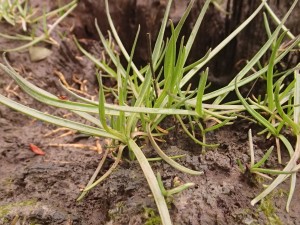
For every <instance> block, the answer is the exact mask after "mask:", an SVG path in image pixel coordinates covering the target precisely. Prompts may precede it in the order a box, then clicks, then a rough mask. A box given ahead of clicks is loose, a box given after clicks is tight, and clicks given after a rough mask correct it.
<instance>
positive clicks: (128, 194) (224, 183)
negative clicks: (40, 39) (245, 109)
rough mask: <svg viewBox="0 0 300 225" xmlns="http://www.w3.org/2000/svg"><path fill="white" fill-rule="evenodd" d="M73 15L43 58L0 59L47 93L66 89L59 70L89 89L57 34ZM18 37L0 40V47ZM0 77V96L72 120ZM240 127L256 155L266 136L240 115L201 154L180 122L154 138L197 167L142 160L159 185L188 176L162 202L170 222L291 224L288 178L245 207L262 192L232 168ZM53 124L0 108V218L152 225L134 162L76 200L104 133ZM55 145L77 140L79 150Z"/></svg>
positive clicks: (80, 64)
mask: <svg viewBox="0 0 300 225" xmlns="http://www.w3.org/2000/svg"><path fill="white" fill-rule="evenodd" d="M75 18H76V20H77V19H78V15H77V14H73V15H72V16H70V17H68V18H67V19H66V20H65V21H64V22H63V23H62V24H61V25H60V26H59V28H58V30H57V32H56V33H55V34H54V38H57V40H60V42H59V44H60V47H57V46H51V50H52V51H53V52H52V54H51V56H49V57H48V58H46V59H45V60H43V61H40V62H31V61H30V59H29V55H28V52H27V51H25V52H22V53H10V54H9V55H8V59H9V62H10V63H11V64H12V65H13V66H14V67H15V68H16V69H17V70H19V71H20V73H21V75H22V76H23V77H26V78H27V79H29V80H30V81H32V82H33V83H35V84H36V85H38V86H39V87H42V88H45V89H46V90H47V91H49V92H51V93H54V94H56V95H58V96H63V95H65V93H64V92H63V91H62V89H61V87H60V86H59V83H58V77H57V75H55V74H57V72H61V73H62V74H64V76H65V78H66V80H67V82H68V83H69V84H71V85H72V86H73V87H74V88H76V89H80V84H79V83H80V82H78V79H79V80H80V81H85V82H86V83H85V85H86V87H87V93H88V94H89V95H91V96H94V95H96V93H97V91H96V89H97V84H96V79H95V75H94V73H95V70H94V66H93V64H92V63H91V62H89V61H88V60H87V59H86V58H85V57H83V56H82V54H81V53H80V52H79V50H77V48H76V47H75V44H74V43H73V41H72V37H71V34H72V33H68V34H67V35H66V36H65V37H64V38H63V39H62V40H61V39H59V38H58V37H59V35H58V33H59V32H63V31H66V30H69V27H71V25H72V23H73V22H74V21H76V20H75ZM9 29H11V28H9V26H8V25H6V24H3V23H0V30H1V31H2V30H5V31H10V30H9ZM81 43H82V44H84V46H85V48H87V50H89V51H90V52H92V53H93V54H95V55H98V56H100V55H101V52H102V49H101V47H100V45H99V43H98V42H97V41H95V40H93V39H92V38H90V39H88V38H86V37H85V39H82V40H81ZM19 44H20V43H16V42H9V41H7V40H5V39H3V38H0V48H1V49H4V48H10V47H15V46H18V45H19ZM48 47H49V46H48ZM55 71H56V73H55ZM74 76H75V78H77V79H74ZM0 78H1V79H0V93H1V94H3V95H5V96H9V97H10V98H12V99H14V100H16V101H20V102H22V103H24V104H26V105H29V106H30V107H34V108H36V109H39V110H41V111H43V112H49V113H52V114H55V115H59V116H65V117H67V118H72V119H75V120H78V118H77V117H76V116H75V115H72V114H69V113H68V112H67V111H64V110H61V109H55V108H51V107H47V106H45V105H43V104H41V103H39V102H37V101H35V100H32V99H31V98H29V97H28V96H27V95H26V94H24V93H23V92H22V91H21V90H20V89H19V88H17V87H16V85H15V83H13V82H12V81H11V79H10V78H9V77H8V76H7V75H5V74H4V73H3V72H2V71H0ZM170 121H171V118H170V119H169V122H168V121H166V123H165V124H164V126H166V127H168V123H170ZM249 128H252V129H253V134H254V144H255V153H256V156H257V157H261V156H262V155H263V153H264V152H265V151H266V149H268V148H269V147H270V146H271V145H273V144H274V140H272V139H271V140H265V139H264V137H263V136H258V135H256V134H257V132H258V131H260V130H261V128H259V127H257V125H255V124H252V123H250V122H249V121H243V120H239V121H237V122H236V123H235V124H233V125H231V126H227V127H224V128H222V129H219V130H217V131H216V132H211V133H209V134H207V135H208V137H207V138H208V142H209V143H219V144H220V145H219V147H217V148H216V149H207V151H206V152H205V153H204V152H202V149H201V147H200V146H198V145H196V144H194V143H193V142H192V141H191V140H190V139H189V138H188V137H187V136H186V135H185V133H184V132H183V131H181V130H180V129H179V130H173V131H171V132H170V134H169V135H168V136H166V137H165V140H166V143H164V144H162V148H163V149H164V150H165V152H166V153H167V154H168V155H178V154H185V155H186V157H184V158H182V159H180V160H178V161H179V162H180V163H182V164H183V165H184V166H187V167H189V168H192V169H195V170H201V171H203V172H204V174H203V175H201V176H191V175H187V174H184V173H181V172H179V171H176V170H174V169H173V168H171V167H170V166H168V165H167V164H166V163H164V162H155V163H151V165H152V166H153V169H154V170H155V172H160V174H161V175H162V179H163V182H164V184H165V187H166V188H167V189H170V188H172V187H173V185H174V183H175V182H177V180H179V181H180V182H193V183H195V186H194V187H193V188H190V189H188V190H185V191H183V192H182V193H180V194H178V195H175V196H174V198H173V199H169V205H170V213H171V217H172V220H173V223H174V224H178V225H179V224H187V225H188V224H191V225H200V224H201V225H206V224H207V225H210V224H218V225H223V224H246V225H250V224H252V225H254V224H271V225H273V224H288V225H296V224H299V211H300V195H299V193H298V192H297V190H299V188H300V187H299V184H298V185H297V187H296V193H295V195H294V199H293V200H292V203H291V207H290V212H289V213H287V212H286V211H285V203H286V199H287V190H288V186H289V184H288V183H286V184H284V185H282V186H280V187H279V188H278V189H277V191H276V192H274V193H273V194H272V195H271V196H269V197H268V198H266V200H265V201H263V202H261V203H260V204H258V205H256V206H254V207H252V206H251V205H250V201H251V200H252V199H253V198H254V197H255V196H256V195H257V194H259V193H260V192H261V191H262V190H263V189H262V184H263V183H265V182H266V181H264V182H263V181H261V180H260V181H258V180H257V179H255V177H253V176H251V175H249V174H247V173H242V171H241V169H240V168H239V166H238V165H237V160H240V161H241V162H242V164H243V165H244V166H245V167H246V165H247V164H248V163H249V161H250V157H249V152H248V142H247V140H248V137H247V132H248V129H249ZM55 129H57V127H55V126H52V125H49V124H45V123H43V122H40V121H36V120H33V119H31V118H29V117H27V116H24V115H22V114H20V113H17V112H14V111H13V110H11V109H8V108H6V107H5V106H3V105H0V224H5V225H6V224H22V221H24V224H42V225H47V224H51V225H52V224H53V225H56V224H57V225H59V224H64V225H67V224H68V225H70V224H73V225H79V224H80V225H98V224H116V225H118V224H132V225H133V224H136V225H139V224H153V225H154V224H159V220H158V213H157V211H156V206H155V203H154V200H153V198H152V197H151V192H150V189H149V188H148V185H147V182H146V180H145V178H144V177H143V174H142V172H141V169H140V167H139V165H138V163H137V162H136V161H129V160H126V159H124V160H123V161H122V162H121V164H120V165H119V167H118V168H117V169H116V170H115V171H114V172H113V174H112V175H111V176H110V177H109V178H108V179H106V180H105V181H104V182H102V183H101V184H100V185H98V186H97V187H96V188H94V189H93V190H92V191H90V193H89V194H88V195H87V197H86V198H85V199H83V200H82V201H81V202H76V198H77V197H78V196H79V195H80V193H81V190H82V189H83V188H84V187H85V185H86V184H87V182H88V181H89V179H90V177H91V176H92V174H93V173H94V171H95V169H96V168H97V165H98V163H99V160H100V159H101V158H102V155H103V154H102V153H100V154H99V153H98V152H97V151H95V150H94V149H95V147H96V142H97V141H99V142H100V143H102V144H103V143H105V141H106V140H102V139H97V138H95V137H87V136H85V135H82V134H78V133H69V134H68V135H66V136H61V135H62V134H65V133H66V132H68V131H64V130H61V131H59V132H58V133H52V134H50V135H49V132H52V131H54V130H55ZM30 144H35V145H37V146H39V147H40V148H41V149H43V150H44V151H45V155H44V156H41V155H36V154H34V153H33V152H32V151H30V148H29V145H30ZM59 144H80V145H81V146H83V148H75V147H74V146H73V147H70V146H69V147H68V146H64V147H62V146H58V145H59ZM103 148H104V145H103ZM145 152H146V154H147V156H149V157H156V155H155V153H154V151H152V149H151V148H150V149H149V148H146V149H145ZM113 160H114V158H113V156H110V158H109V159H108V160H107V161H106V163H105V165H104V170H103V171H106V170H107V169H108V168H109V167H110V166H111V164H112V163H113ZM271 165H272V166H274V165H276V160H275V159H272V160H271V161H268V162H267V165H266V166H271ZM278 167H279V166H278ZM103 171H102V173H103ZM266 183H267V182H266ZM18 218H19V219H18ZM17 220H18V222H16V221H17Z"/></svg>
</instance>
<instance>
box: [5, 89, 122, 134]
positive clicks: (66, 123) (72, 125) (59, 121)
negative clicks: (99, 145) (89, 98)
mask: <svg viewBox="0 0 300 225" xmlns="http://www.w3.org/2000/svg"><path fill="white" fill-rule="evenodd" d="M0 103H2V104H4V105H6V106H8V107H10V108H12V109H14V110H17V111H19V112H21V113H23V114H26V115H28V116H31V117H33V118H36V119H39V120H42V121H45V122H48V123H52V124H55V125H57V126H61V127H67V128H69V129H72V130H77V131H79V132H82V133H85V134H89V135H91V136H98V137H106V138H112V139H116V140H119V138H118V137H116V136H114V135H112V134H109V133H107V132H105V131H104V130H102V129H99V128H95V127H91V126H87V125H84V124H82V123H77V122H74V121H70V120H66V119H63V118H60V117H56V116H52V115H49V114H46V113H42V112H40V111H37V110H35V109H32V108H29V107H27V106H24V105H21V104H19V103H17V102H14V101H12V100H10V99H9V98H6V97H4V96H3V95H0Z"/></svg>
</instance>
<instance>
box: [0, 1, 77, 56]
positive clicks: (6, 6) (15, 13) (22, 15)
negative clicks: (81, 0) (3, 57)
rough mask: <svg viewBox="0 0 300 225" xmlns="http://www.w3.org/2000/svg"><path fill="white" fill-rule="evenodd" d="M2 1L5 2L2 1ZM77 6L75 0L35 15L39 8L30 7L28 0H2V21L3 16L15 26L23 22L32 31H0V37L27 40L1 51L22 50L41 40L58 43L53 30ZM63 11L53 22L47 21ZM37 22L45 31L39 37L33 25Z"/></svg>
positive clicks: (0, 13) (24, 28)
mask: <svg viewBox="0 0 300 225" xmlns="http://www.w3.org/2000/svg"><path fill="white" fill-rule="evenodd" d="M1 1H2V2H3V3H1ZM23 5H24V6H23ZM76 6H77V0H73V1H72V2H70V3H68V4H66V5H64V6H61V7H60V8H58V9H55V10H53V11H51V12H43V15H42V16H36V17H35V15H36V14H37V11H38V9H32V8H30V6H29V3H28V1H27V0H25V1H19V0H15V1H13V2H11V1H10V0H0V22H1V18H2V17H3V18H4V19H5V21H6V22H8V23H10V24H11V25H13V26H15V25H16V24H17V23H21V24H22V27H23V30H24V32H26V33H28V32H30V33H29V34H28V35H22V34H14V35H9V34H5V33H2V32H0V37H3V38H6V39H10V40H17V41H25V42H27V43H26V44H24V45H21V46H19V47H16V48H12V49H1V51H3V52H10V51H21V50H24V49H28V48H30V47H33V46H34V45H36V44H37V43H39V42H47V43H50V44H56V45H57V41H55V40H54V39H53V38H52V37H51V36H50V35H51V33H52V32H53V30H54V29H55V28H56V27H57V25H58V24H59V23H60V22H61V21H62V20H63V19H64V18H65V17H66V16H68V15H69V14H70V13H71V12H72V11H73V10H74V9H75V8H76ZM64 11H65V12H64ZM61 12H64V13H63V14H62V15H60V16H59V17H58V18H57V20H56V21H55V22H54V23H53V24H51V25H50V24H48V23H47V18H50V17H52V16H53V15H56V14H58V13H61ZM28 13H29V14H28ZM35 23H37V24H38V25H40V26H41V27H43V33H42V34H41V35H39V36H38V37H36V34H35V29H34V27H33V26H35V27H36V26H37V25H36V24H35ZM28 26H30V28H31V31H29V29H28Z"/></svg>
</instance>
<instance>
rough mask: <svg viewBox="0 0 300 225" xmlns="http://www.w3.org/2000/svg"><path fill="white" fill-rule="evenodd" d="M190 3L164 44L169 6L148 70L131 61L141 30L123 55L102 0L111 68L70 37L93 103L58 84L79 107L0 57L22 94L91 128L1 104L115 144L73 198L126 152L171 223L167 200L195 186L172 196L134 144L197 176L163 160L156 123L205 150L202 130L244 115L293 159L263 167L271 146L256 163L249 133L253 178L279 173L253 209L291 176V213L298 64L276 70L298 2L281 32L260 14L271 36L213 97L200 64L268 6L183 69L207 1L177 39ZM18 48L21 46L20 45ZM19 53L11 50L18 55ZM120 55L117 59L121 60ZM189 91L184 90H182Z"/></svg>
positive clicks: (299, 146) (298, 150)
mask: <svg viewBox="0 0 300 225" xmlns="http://www.w3.org/2000/svg"><path fill="white" fill-rule="evenodd" d="M194 2H195V0H192V1H191V2H190V4H189V5H188V7H187V9H186V11H185V13H184V15H183V16H182V18H181V20H180V21H179V23H178V24H177V25H176V26H174V25H173V24H172V22H171V24H170V27H171V36H170V37H169V38H167V39H166V40H164V35H165V30H166V27H167V22H168V16H169V12H170V8H171V4H172V1H171V0H170V1H169V2H168V5H167V8H166V12H165V15H164V19H163V21H162V25H161V28H160V32H159V34H158V37H157V39H156V42H155V45H154V48H153V49H152V47H151V45H150V44H149V58H150V62H149V64H148V65H146V66H145V67H143V68H141V69H138V68H137V66H136V65H135V63H134V62H133V56H134V52H135V47H136V43H137V40H138V36H139V29H138V31H137V34H136V38H135V40H134V44H133V47H132V50H131V52H127V51H126V49H125V48H124V45H123V43H122V41H121V40H120V38H119V36H118V33H117V31H116V28H115V26H114V24H113V21H112V19H111V17H110V14H109V5H108V0H106V1H105V6H106V11H107V17H108V21H109V24H110V29H111V33H110V35H109V39H106V38H105V36H104V34H103V33H102V32H101V30H100V28H99V27H98V25H97V22H95V26H96V28H97V31H98V34H99V38H100V40H101V42H102V44H103V46H104V48H105V51H106V54H107V55H108V56H109V58H110V63H107V61H104V60H102V61H101V60H98V59H97V58H95V57H94V56H93V55H91V54H90V53H88V52H87V51H86V50H85V49H84V48H83V47H82V46H81V45H80V44H79V42H78V41H77V40H76V38H75V39H74V41H75V42H76V44H77V46H78V48H79V49H80V50H81V51H82V53H83V54H84V55H86V56H87V57H88V58H89V59H90V60H91V61H93V62H94V63H95V66H96V68H97V74H96V76H97V78H98V83H99V96H98V101H91V100H89V99H87V98H84V97H81V96H79V95H77V94H76V93H74V92H72V91H71V90H69V89H68V88H67V87H65V86H63V85H62V87H63V88H64V89H65V91H66V92H67V93H68V94H70V95H71V96H73V97H75V98H76V99H77V100H78V101H69V100H62V99H59V98H58V97H56V96H55V95H53V94H51V93H49V92H47V91H45V90H42V89H40V88H38V87H37V86H35V85H33V84H32V83H30V82H29V81H27V80H26V79H24V78H23V77H22V76H21V75H19V74H18V73H17V72H16V71H15V70H14V69H13V68H12V67H11V66H10V65H9V63H8V62H7V60H6V59H5V57H4V61H5V65H4V64H0V68H1V69H2V70H3V71H5V72H6V74H8V75H9V76H10V77H11V78H12V79H14V80H15V81H16V82H17V83H18V85H19V86H20V87H21V88H22V89H23V90H24V91H25V92H26V93H28V94H29V95H30V96H32V97H33V98H35V99H37V100H39V101H41V102H43V103H45V104H47V105H51V106H55V107H59V108H64V109H68V110H70V111H71V112H73V113H75V114H77V115H79V116H81V117H82V118H84V119H86V120H87V121H89V122H90V123H91V124H93V126H92V125H91V126H88V125H85V124H81V123H78V122H75V121H71V120H67V119H64V118H60V117H57V116H53V115H49V114H46V113H43V112H40V111H37V110H34V109H32V108H29V107H27V106H24V105H22V104H19V103H17V102H14V101H12V100H11V99H8V98H6V97H5V96H3V95H0V103H2V104H4V105H6V106H8V107H11V108H13V109H15V110H17V111H20V112H22V113H24V114H27V115H29V116H32V117H34V118H37V119H39V120H43V121H45V122H49V123H52V124H55V125H58V126H63V127H67V128H70V129H73V130H77V131H80V132H82V133H85V134H88V135H92V136H99V137H105V138H109V139H112V140H113V144H112V145H113V146H117V147H116V148H114V152H115V154H116V155H117V157H116V160H115V162H114V164H113V165H112V166H111V168H110V169H109V170H108V171H106V172H105V173H104V174H103V175H102V177H101V178H99V179H98V180H96V177H97V174H98V173H99V171H100V170H101V167H102V165H103V163H104V160H105V159H106V155H105V156H104V157H103V159H102V160H101V162H100V163H99V166H98V168H97V170H96V171H95V174H94V175H93V176H92V178H91V180H90V182H89V183H88V185H87V187H86V188H85V189H84V190H83V193H82V195H81V196H80V197H79V199H78V200H80V199H82V198H83V197H84V196H85V195H86V194H87V193H88V191H89V190H91V189H92V188H94V187H95V186H96V185H98V184H99V183H100V182H102V181H103V180H104V179H105V178H107V177H108V176H109V175H110V174H111V173H112V172H113V170H114V169H115V168H116V167H117V166H118V164H119V162H120V160H121V158H122V153H123V151H124V149H125V148H127V149H129V151H130V155H131V158H132V159H136V160H137V161H138V163H139V165H140V167H141V169H142V171H143V173H144V175H145V177H146V179H147V182H148V184H149V187H150V189H151V191H152V195H153V197H154V199H155V202H156V205H157V208H158V212H159V214H160V220H161V222H162V224H164V225H167V224H171V218H170V215H169V211H168V206H167V202H166V197H168V196H171V195H173V194H175V193H178V192H181V191H183V190H184V189H186V188H188V187H190V186H192V185H193V184H191V183H187V184H183V185H181V186H179V187H176V188H174V189H171V190H165V188H164V186H163V184H162V180H161V177H160V175H158V176H157V177H156V176H155V172H154V171H153V170H152V168H151V164H150V162H149V161H148V159H147V158H146V156H145V155H144V153H143V146H139V145H138V143H140V142H138V140H140V139H145V138H147V139H148V140H149V141H150V143H151V145H152V147H153V149H154V150H155V152H156V153H157V155H158V156H159V157H160V158H161V159H163V160H164V161H165V162H166V163H168V164H170V165H171V166H172V167H174V168H175V169H177V170H179V171H182V172H185V173H189V174H192V175H201V174H202V172H201V171H194V170H191V169H189V168H186V167H184V166H182V165H181V164H179V163H178V162H176V161H175V160H174V159H173V158H172V157H170V156H168V155H166V154H165V152H164V151H163V150H162V149H161V148H160V147H159V145H158V144H157V142H156V139H155V138H154V137H157V136H158V137H160V136H163V135H166V133H165V132H162V130H161V129H159V127H158V125H159V124H161V123H162V122H163V120H164V119H165V118H167V117H170V116H172V117H174V118H175V119H176V120H177V121H178V124H180V125H181V126H182V129H183V130H184V131H185V132H186V133H187V135H188V136H189V137H190V138H191V139H192V140H194V142H195V143H198V144H200V145H201V146H203V149H204V148H205V147H215V146H217V145H216V144H215V143H213V144H210V143H207V142H206V138H205V134H206V133H207V132H209V131H212V130H216V129H218V128H220V127H222V126H225V125H229V124H231V123H232V122H234V121H235V120H236V119H237V118H238V117H239V116H240V112H242V111H247V112H248V114H249V115H250V116H249V117H248V118H249V120H252V121H253V120H255V121H256V122H257V123H258V124H260V125H261V126H263V127H264V128H263V129H264V130H263V131H262V132H261V134H262V135H266V136H267V137H270V136H274V137H275V138H276V139H277V140H278V142H280V143H283V144H284V146H285V147H286V148H287V150H288V152H289V154H290V161H289V162H288V163H287V165H286V166H285V168H284V169H283V170H282V171H280V170H275V169H274V170H273V169H272V170H271V169H264V168H262V166H263V164H264V162H265V161H266V160H268V158H269V157H270V155H271V153H272V150H273V148H274V147H271V148H270V149H269V150H268V151H267V152H266V154H265V156H264V157H263V158H262V159H261V160H259V162H257V163H255V162H254V149H253V144H252V134H251V131H250V132H249V143H250V152H251V153H250V155H251V164H250V172H252V173H257V174H261V175H263V176H266V174H272V175H274V174H275V175H278V176H277V178H276V179H275V180H274V181H273V182H272V183H271V184H270V185H269V186H268V187H267V188H266V189H265V190H264V191H263V192H262V193H261V194H260V195H258V196H257V197H256V198H255V199H254V200H253V201H252V202H251V204H253V205H254V204H256V203H257V202H259V201H261V200H262V199H263V198H264V197H265V196H266V195H268V194H269V193H270V192H271V191H273V190H274V189H275V188H276V187H277V186H278V185H279V184H280V183H281V182H283V181H284V180H286V179H287V178H289V177H291V189H290V192H289V197H288V201H287V210H288V209H289V204H290V201H291V199H292V195H293V193H294V189H295V184H296V172H297V171H298V170H299V168H300V165H299V164H297V160H298V159H299V156H300V155H299V154H300V122H299V119H300V108H299V106H300V94H299V93H300V77H299V65H297V66H295V67H293V68H288V69H287V70H286V71H276V67H275V66H276V64H278V63H279V62H280V61H281V60H282V59H283V58H284V57H285V56H286V55H287V54H288V53H289V52H291V51H292V50H293V49H294V48H296V47H297V46H298V45H299V43H300V37H299V36H298V37H293V36H291V35H289V37H290V38H291V37H292V38H293V39H292V40H291V41H290V42H289V45H287V46H285V47H284V48H282V46H283V45H282V42H283V40H284V38H285V37H286V34H287V32H286V31H285V30H286V28H285V27H284V26H283V24H284V22H285V21H286V19H287V18H288V16H289V15H290V14H291V12H292V10H293V8H294V7H295V5H296V4H297V0H296V1H294V3H293V5H292V6H291V8H290V10H289V11H288V12H287V13H286V15H285V16H284V18H283V19H282V20H280V21H278V26H277V28H276V29H275V30H274V31H273V32H272V31H271V29H270V27H269V26H268V21H267V17H266V16H265V25H266V30H267V33H268V35H269V37H268V40H267V41H266V43H265V44H264V45H263V46H262V47H261V49H260V50H259V51H258V52H257V53H256V55H255V56H253V58H252V59H251V60H249V62H248V63H247V65H246V66H245V67H244V68H243V69H242V70H241V71H240V72H239V73H238V74H237V75H236V76H235V78H234V79H233V80H232V81H231V82H230V83H229V84H228V85H227V86H225V87H223V88H220V89H218V90H215V91H212V92H207V89H206V87H207V86H208V84H207V77H208V74H209V70H208V68H205V65H206V64H207V63H208V62H209V61H210V60H211V59H212V58H213V57H214V56H215V55H216V54H217V53H219V52H220V50H221V49H223V48H224V47H225V46H226V45H227V44H228V43H229V42H230V41H231V40H232V39H233V38H234V37H236V35H238V34H239V33H240V32H241V31H242V30H243V28H245V27H246V26H247V25H248V24H249V23H250V22H251V21H252V20H253V18H254V17H255V16H257V14H258V13H259V12H260V11H261V10H262V9H263V8H265V7H268V5H267V3H266V1H262V3H261V4H260V5H259V6H258V8H257V9H256V10H255V11H254V12H253V13H252V14H251V15H250V16H249V18H248V19H247V20H246V21H244V22H243V23H242V24H241V25H240V26H239V27H238V28H237V29H236V30H234V31H233V32H232V33H231V34H230V35H229V36H228V37H227V38H226V39H224V40H223V41H222V42H221V43H220V44H219V45H218V46H217V47H215V48H214V49H211V50H210V51H208V52H207V53H206V54H205V56H204V57H203V58H202V59H199V60H198V61H196V62H194V63H192V64H190V65H187V59H188V56H189V53H190V50H191V48H192V47H193V44H194V40H195V36H196V34H197V32H198V30H199V27H200V25H201V22H202V19H203V17H204V16H205V13H206V11H207V9H208V7H209V4H210V2H211V1H209V0H207V1H206V2H205V4H204V6H203V8H202V10H201V12H200V14H199V16H198V19H197V21H196V23H195V24H194V28H193V30H192V32H191V34H190V36H189V37H187V38H185V37H181V36H180V32H181V29H182V26H183V24H184V23H185V20H186V18H187V16H188V15H189V13H190V10H191V8H192V6H193V4H194ZM75 6H76V3H73V5H72V6H70V8H69V9H68V11H67V12H66V13H65V14H63V16H61V17H60V18H59V19H58V21H60V20H61V19H63V18H64V16H66V15H67V14H68V12H70V10H72V9H73V8H74V7H75ZM16 12H17V13H18V11H13V13H16ZM44 17H45V16H44ZM26 18H27V17H26ZM5 19H6V17H5ZM6 20H7V19H6ZM276 21H277V20H275V22H276ZM53 27H54V25H53ZM52 30H53V29H52V28H51V30H49V31H47V32H46V33H45V34H47V35H48V34H50V33H51V31H52ZM45 34H43V38H37V39H34V40H33V41H32V42H30V43H28V44H27V45H25V46H26V47H28V46H32V45H34V44H35V43H37V42H36V41H37V40H38V41H41V40H44V37H46V36H45ZM47 37H48V36H47ZM113 39H114V41H115V42H116V44H117V45H118V48H119V49H120V53H116V52H115V51H114V49H113V47H112V46H113V45H112V40H113ZM21 48H24V46H23V47H21ZM21 48H18V49H14V50H20V49H21ZM269 51H271V56H270V57H269V61H268V62H266V63H265V64H264V65H262V63H261V62H260V61H261V58H262V57H263V56H264V55H265V54H267V53H268V52H269ZM119 54H121V56H120V55H119ZM120 57H123V58H124V59H125V60H126V62H127V65H124V64H121V62H120ZM199 74H200V81H199V85H198V88H196V89H194V90H192V89H191V86H190V85H189V83H190V82H191V79H192V78H193V77H194V76H197V75H199ZM103 77H110V78H111V79H114V80H115V81H116V83H117V84H116V87H114V88H107V87H105V86H104V85H103V82H102V78H103ZM259 78H262V80H265V82H266V84H267V91H266V95H265V96H256V97H255V96H254V97H251V98H250V97H246V98H245V97H244V96H242V95H241V93H240V91H239V88H240V87H242V86H244V85H247V84H249V83H250V82H251V81H254V80H255V79H259ZM285 79H292V80H293V81H292V82H290V83H289V84H288V85H286V82H285ZM186 86H187V88H184V87H186ZM107 90H109V91H110V93H111V94H113V95H114V96H115V97H116V100H117V103H116V104H110V103H106V99H105V94H106V92H107ZM230 92H235V93H236V94H237V96H238V100H237V101H234V102H229V103H228V102H225V101H224V99H225V98H226V96H227V95H228V94H229V93H230ZM185 119H187V121H189V122H188V125H187V124H185V123H184V122H183V121H185ZM207 121H214V122H215V124H214V125H212V126H208V127H206V126H205V124H206V122H207ZM196 129H200V130H201V132H202V137H203V138H202V140H198V138H197V137H196V135H195V132H194V131H195V130H196ZM283 129H286V130H290V131H291V132H292V135H293V136H295V137H296V138H297V142H296V145H295V146H294V147H292V144H291V143H290V142H289V140H288V139H287V138H286V137H285V136H284V135H283V134H282V130H283ZM278 146H279V145H277V149H278V160H279V162H281V158H280V149H279V148H278ZM106 154H107V153H106ZM199 154H200V152H199ZM148 214H149V213H148ZM150 214H151V213H150ZM152 217H153V216H151V218H152ZM153 220H155V221H156V220H157V219H156V216H154V217H153ZM151 221H152V219H151ZM155 223H156V222H151V223H149V224H155Z"/></svg>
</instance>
